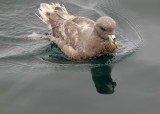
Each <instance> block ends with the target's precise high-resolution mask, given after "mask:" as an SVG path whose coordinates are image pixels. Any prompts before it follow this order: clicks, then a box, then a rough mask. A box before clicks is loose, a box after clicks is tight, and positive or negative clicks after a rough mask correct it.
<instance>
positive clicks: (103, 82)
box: [91, 65, 116, 94]
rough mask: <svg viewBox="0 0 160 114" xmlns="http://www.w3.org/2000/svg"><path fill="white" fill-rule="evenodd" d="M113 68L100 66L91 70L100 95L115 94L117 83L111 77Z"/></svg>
mask: <svg viewBox="0 0 160 114" xmlns="http://www.w3.org/2000/svg"><path fill="white" fill-rule="evenodd" d="M111 71H112V68H111V66H107V65H105V66H99V67H93V68H91V74H92V79H93V82H94V84H95V87H96V89H97V92H98V93H100V94H113V93H114V88H115V86H116V82H114V81H113V80H112V77H111Z"/></svg>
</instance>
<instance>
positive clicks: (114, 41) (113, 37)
mask: <svg viewBox="0 0 160 114" xmlns="http://www.w3.org/2000/svg"><path fill="white" fill-rule="evenodd" d="M108 37H109V39H110V40H111V41H112V42H113V43H114V45H115V46H116V48H117V47H118V43H117V41H116V36H115V35H108Z"/></svg>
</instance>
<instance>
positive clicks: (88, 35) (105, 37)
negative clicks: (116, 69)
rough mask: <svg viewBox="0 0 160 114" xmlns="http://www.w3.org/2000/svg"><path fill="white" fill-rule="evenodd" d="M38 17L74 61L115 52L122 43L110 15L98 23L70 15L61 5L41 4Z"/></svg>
mask: <svg viewBox="0 0 160 114" xmlns="http://www.w3.org/2000/svg"><path fill="white" fill-rule="evenodd" d="M38 10H39V14H40V15H41V17H40V16H38V15H37V16H38V17H39V18H40V19H41V20H42V21H43V22H44V23H45V24H46V25H47V26H48V27H49V29H50V30H51V32H52V36H51V38H50V41H51V42H52V43H55V44H57V46H58V47H59V48H60V49H61V50H62V52H63V53H64V54H65V55H66V56H67V57H69V58H70V59H72V60H82V59H89V58H92V57H96V56H101V55H107V54H109V53H112V52H113V51H114V50H115V49H116V48H117V46H118V44H117V42H116V38H115V35H114V33H115V27H116V23H115V21H114V20H113V19H112V18H111V17H108V16H102V17H100V18H99V19H98V20H97V21H96V22H94V21H92V20H90V19H88V18H85V17H80V16H74V15H70V14H68V12H67V10H66V8H65V7H64V6H63V5H62V6H61V5H60V4H58V3H57V4H54V3H52V4H46V3H41V4H40V9H38Z"/></svg>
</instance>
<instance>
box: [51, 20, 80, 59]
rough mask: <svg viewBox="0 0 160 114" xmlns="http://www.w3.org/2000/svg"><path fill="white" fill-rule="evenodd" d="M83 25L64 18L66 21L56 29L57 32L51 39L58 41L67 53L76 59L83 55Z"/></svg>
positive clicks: (59, 45)
mask: <svg viewBox="0 0 160 114" xmlns="http://www.w3.org/2000/svg"><path fill="white" fill-rule="evenodd" d="M81 30H82V27H81V26H79V25H78V24H76V23H75V22H73V21H71V20H64V22H63V23H62V24H61V25H60V26H59V27H58V28H56V29H55V33H54V35H53V37H52V38H51V41H52V42H54V43H56V44H57V45H58V47H59V48H60V49H61V50H62V51H63V52H64V54H65V55H67V56H68V57H70V58H71V59H74V58H76V59H77V57H78V56H79V57H81V56H82V49H81V48H80V47H81V46H79V45H80V42H78V41H79V38H80V35H81ZM53 32H54V31H53Z"/></svg>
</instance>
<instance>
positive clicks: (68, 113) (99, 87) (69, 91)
mask: <svg viewBox="0 0 160 114" xmlns="http://www.w3.org/2000/svg"><path fill="white" fill-rule="evenodd" d="M42 2H46V3H51V2H54V3H55V2H59V3H60V4H64V5H65V6H66V8H67V10H68V12H69V13H71V14H73V15H79V16H84V17H87V18H90V19H93V20H96V19H97V18H98V17H100V16H103V15H108V16H111V17H112V18H113V19H115V21H116V23H117V28H116V36H117V40H118V44H119V48H118V50H117V52H115V53H114V54H113V55H110V56H108V57H105V58H99V59H97V60H88V61H79V62H75V61H70V60H69V59H67V58H66V57H65V56H64V55H63V53H62V52H61V51H60V49H59V48H57V47H56V46H55V45H54V44H50V42H49V41H48V40H47V39H38V40H33V39H32V40H31V39H30V40H27V39H21V38H24V37H30V36H35V37H37V36H45V37H47V36H48V34H49V33H50V31H49V30H48V28H47V27H46V25H45V24H43V23H42V22H41V21H40V20H39V19H38V18H37V17H36V16H35V13H38V11H37V9H38V8H39V4H40V3H42ZM159 6H160V2H159V1H151V2H149V1H147V0H141V1H138V0H137V1H131V0H130V1H128V0H94V1H93V0H60V1H58V0H57V1H53V0H46V1H42V0H1V1H0V114H82V113H83V114H98V113H99V114H106V113H108V114H117V113H119V114H158V113H159V112H160V109H159V105H160V98H159V96H160V83H159V82H160V57H159V55H160V51H159V49H160V46H159V42H160V38H159V30H160V27H159V25H160V23H159V11H160V7H159Z"/></svg>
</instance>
